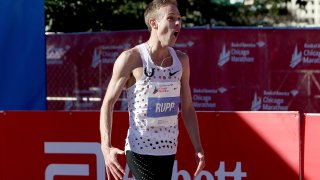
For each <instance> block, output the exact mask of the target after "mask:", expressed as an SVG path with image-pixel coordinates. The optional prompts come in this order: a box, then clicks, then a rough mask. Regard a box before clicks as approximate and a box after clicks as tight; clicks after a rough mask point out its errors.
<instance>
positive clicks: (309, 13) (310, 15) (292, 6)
mask: <svg viewBox="0 0 320 180" xmlns="http://www.w3.org/2000/svg"><path fill="white" fill-rule="evenodd" d="M296 2H297V0H291V2H290V3H288V9H289V10H290V11H291V12H292V14H293V15H294V17H295V20H296V22H295V24H293V25H300V26H319V25H320V0H305V1H303V2H304V4H303V5H302V6H301V5H300V6H299V4H297V3H296Z"/></svg>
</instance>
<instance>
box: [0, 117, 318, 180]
mask: <svg viewBox="0 0 320 180" xmlns="http://www.w3.org/2000/svg"><path fill="white" fill-rule="evenodd" d="M197 115H198V118H199V127H200V133H201V139H202V144H203V146H204V150H205V155H206V167H205V169H204V170H203V171H202V172H201V173H200V175H199V176H198V177H196V178H193V173H194V171H195V170H196V162H195V157H194V150H193V147H192V145H191V143H190V140H189V138H188V135H187V133H186V130H185V128H184V126H183V122H182V120H181V119H180V120H179V122H180V123H179V126H180V136H179V145H178V154H177V159H176V161H175V165H174V169H173V178H172V179H173V180H178V179H179V180H180V179H184V180H188V179H197V180H200V179H211V180H212V179H238V180H240V179H253V180H256V179H259V180H264V179H266V180H267V179H268V180H270V179H290V180H295V179H296V180H298V179H299V114H298V113H297V112H198V113H197ZM113 117H114V123H113V130H112V144H113V146H115V147H118V148H120V149H123V147H124V142H125V141H124V139H125V137H126V133H127V128H128V113H126V112H115V113H114V116H113ZM179 117H181V116H179ZM306 122H307V123H306V131H308V130H309V128H310V127H309V126H308V123H309V122H311V121H309V120H308V119H307V121H306ZM310 125H312V124H310ZM0 128H1V129H0V130H1V132H0V135H1V138H0V144H1V148H0V157H1V169H0V175H1V179H35V180H37V179H50V177H59V179H68V180H70V179H77V180H79V179H85V180H88V179H90V180H94V179H98V180H101V179H105V170H104V161H103V157H102V153H101V149H100V133H99V112H97V111H96V112H81V111H71V112H64V111H58V112H2V113H0ZM310 135H312V134H310ZM307 137H309V135H308V134H307V133H306V138H307ZM316 137H318V136H316ZM313 140H315V138H314V139H313ZM310 143H311V141H310V140H308V141H307V140H306V143H305V145H306V146H307V145H308V146H309V145H310ZM312 143H314V142H312ZM305 152H306V153H305V155H306V159H305V165H306V168H305V173H306V175H308V176H309V175H310V177H313V176H311V174H310V173H311V172H310V173H309V171H307V169H308V168H307V167H308V166H309V165H310V163H309V162H310V161H309V160H308V157H312V158H313V157H314V156H309V155H310V154H309V150H308V148H306V151H305ZM312 152H313V153H315V152H318V151H312ZM317 157H318V156H317ZM119 160H120V162H121V164H122V165H123V166H125V158H124V156H119ZM317 163H319V161H318V162H317ZM307 165H308V166H307ZM126 172H127V174H126V175H125V177H124V179H126V180H132V175H131V174H129V175H128V172H129V171H128V169H126ZM318 177H319V176H318ZM316 179H317V178H316Z"/></svg>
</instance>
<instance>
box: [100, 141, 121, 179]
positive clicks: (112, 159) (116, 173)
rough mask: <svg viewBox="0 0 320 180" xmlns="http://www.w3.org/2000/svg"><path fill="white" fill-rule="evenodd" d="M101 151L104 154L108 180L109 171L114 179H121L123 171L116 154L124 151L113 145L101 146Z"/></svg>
mask: <svg viewBox="0 0 320 180" xmlns="http://www.w3.org/2000/svg"><path fill="white" fill-rule="evenodd" d="M102 153H103V156H104V161H105V165H106V172H107V177H108V180H111V177H110V173H111V175H112V176H113V178H114V179H116V180H118V179H122V178H123V176H124V174H125V171H124V169H123V168H122V167H121V165H120V164H119V162H118V159H117V155H118V154H124V151H122V150H120V149H118V148H114V147H111V148H109V149H107V148H106V147H103V146H102Z"/></svg>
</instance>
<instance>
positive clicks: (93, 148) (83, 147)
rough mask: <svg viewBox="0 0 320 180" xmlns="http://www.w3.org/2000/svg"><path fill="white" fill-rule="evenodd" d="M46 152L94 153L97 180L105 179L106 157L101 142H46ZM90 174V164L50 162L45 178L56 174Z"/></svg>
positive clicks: (49, 179)
mask: <svg viewBox="0 0 320 180" xmlns="http://www.w3.org/2000/svg"><path fill="white" fill-rule="evenodd" d="M44 152H45V153H46V154H93V155H95V156H96V162H97V164H96V166H97V180H105V179H106V177H105V165H104V158H103V155H102V152H101V148H100V144H99V143H95V142H45V143H44ZM58 175H59V176H89V164H49V165H48V166H47V168H46V171H45V180H53V179H54V176H58Z"/></svg>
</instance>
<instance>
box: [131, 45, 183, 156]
mask: <svg viewBox="0 0 320 180" xmlns="http://www.w3.org/2000/svg"><path fill="white" fill-rule="evenodd" d="M137 47H138V49H139V52H140V55H141V59H142V62H143V75H142V78H141V79H140V80H139V81H137V82H136V83H135V84H134V85H132V86H131V87H129V88H128V89H127V90H126V93H127V100H128V111H129V123H130V124H129V129H128V134H127V138H126V145H125V151H127V150H131V151H133V152H136V153H139V154H146V155H172V154H175V153H176V151H177V144H178V133H179V130H178V113H179V104H180V87H181V82H180V80H181V75H182V65H181V62H180V60H179V59H178V57H177V54H176V52H175V50H174V49H173V48H171V47H169V52H170V55H171V57H172V59H173V62H172V65H171V66H169V67H160V66H157V65H156V64H155V63H154V62H153V61H152V59H151V57H150V54H149V52H148V50H147V47H146V44H140V45H138V46H137Z"/></svg>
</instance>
